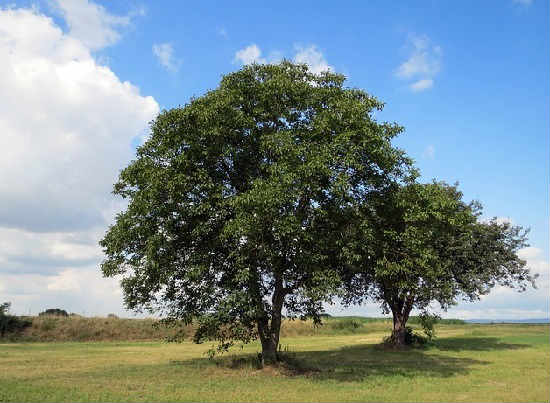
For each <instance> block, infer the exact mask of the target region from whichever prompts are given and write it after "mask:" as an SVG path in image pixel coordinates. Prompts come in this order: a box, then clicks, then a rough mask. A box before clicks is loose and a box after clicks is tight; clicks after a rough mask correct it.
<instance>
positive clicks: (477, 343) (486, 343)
mask: <svg viewBox="0 0 550 403" xmlns="http://www.w3.org/2000/svg"><path fill="white" fill-rule="evenodd" d="M435 347H436V348H437V349H438V350H441V351H496V350H518V349H521V348H527V347H529V344H512V343H502V342H500V341H499V338H498V337H448V338H444V339H437V340H436V342H435Z"/></svg>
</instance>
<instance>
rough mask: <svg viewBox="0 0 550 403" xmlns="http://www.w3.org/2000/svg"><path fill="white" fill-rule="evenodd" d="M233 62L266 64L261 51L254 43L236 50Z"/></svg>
mask: <svg viewBox="0 0 550 403" xmlns="http://www.w3.org/2000/svg"><path fill="white" fill-rule="evenodd" d="M234 61H235V62H240V63H241V64H252V63H267V61H266V59H264V58H263V57H262V51H261V50H260V48H259V47H258V45H256V44H255V43H253V44H252V45H249V46H247V47H246V48H243V49H241V50H238V51H237V52H236V53H235V58H234Z"/></svg>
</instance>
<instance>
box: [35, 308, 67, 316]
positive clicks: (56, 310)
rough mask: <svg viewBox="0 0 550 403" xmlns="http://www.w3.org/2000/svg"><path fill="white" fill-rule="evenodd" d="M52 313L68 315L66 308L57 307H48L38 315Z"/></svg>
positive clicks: (53, 314) (54, 314)
mask: <svg viewBox="0 0 550 403" xmlns="http://www.w3.org/2000/svg"><path fill="white" fill-rule="evenodd" d="M44 315H52V316H69V314H68V313H67V311H66V310H64V309H59V308H49V309H46V310H45V311H44V312H40V313H39V314H38V316H44Z"/></svg>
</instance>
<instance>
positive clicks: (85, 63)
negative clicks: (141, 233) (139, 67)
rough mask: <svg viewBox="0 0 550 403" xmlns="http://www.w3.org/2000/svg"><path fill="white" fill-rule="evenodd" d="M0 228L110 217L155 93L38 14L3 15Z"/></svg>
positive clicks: (71, 225) (76, 224)
mask: <svg viewBox="0 0 550 403" xmlns="http://www.w3.org/2000/svg"><path fill="white" fill-rule="evenodd" d="M0 59H1V60H2V63H1V64H0V94H1V96H3V97H4V99H8V98H9V99H10V100H11V101H10V102H9V103H5V104H4V105H3V107H2V109H1V110H0V131H1V132H2V136H0V150H3V155H2V158H0V194H2V198H1V199H0V225H3V226H5V227H17V228H26V229H27V230H34V231H56V230H60V229H63V230H67V229H75V228H89V227H90V226H92V225H93V224H97V223H99V222H103V221H104V220H103V217H102V210H103V209H104V208H106V207H108V205H109V203H110V201H109V200H111V198H110V197H109V193H110V189H111V185H112V183H113V182H114V180H115V178H116V175H117V172H118V170H119V169H120V168H121V167H122V166H123V165H124V163H125V162H126V161H128V160H129V159H130V158H131V157H132V149H131V145H130V144H131V141H132V139H133V138H134V137H135V136H137V135H138V134H139V133H141V132H143V130H144V129H145V128H146V127H147V122H148V121H150V120H151V119H152V118H153V117H154V116H155V115H156V113H157V112H158V110H159V107H158V104H157V103H156V102H155V100H154V99H153V98H152V97H144V96H141V95H140V94H139V89H138V88H136V87H135V86H133V85H132V84H130V83H129V82H122V81H120V79H119V78H118V77H117V76H116V75H115V74H114V73H113V72H112V71H111V70H110V69H109V68H107V67H105V66H100V65H98V64H97V63H96V62H95V60H94V59H93V57H92V56H91V54H90V50H89V49H88V48H86V46H84V44H83V43H82V42H81V41H80V40H78V39H75V38H73V37H71V36H70V35H66V34H64V33H63V32H62V31H61V29H60V28H59V27H57V26H55V25H54V24H53V22H52V20H51V19H49V18H47V17H45V16H43V15H39V14H37V13H36V12H34V11H32V10H25V9H8V10H3V11H0Z"/></svg>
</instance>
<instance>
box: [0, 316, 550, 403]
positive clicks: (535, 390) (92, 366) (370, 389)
mask: <svg viewBox="0 0 550 403" xmlns="http://www.w3.org/2000/svg"><path fill="white" fill-rule="evenodd" d="M300 326H303V329H302V328H301V327H300ZM307 326H309V328H310V329H311V328H312V327H311V326H310V325H308V324H307V323H306V324H301V323H300V322H293V323H287V324H286V329H285V330H284V332H283V334H284V335H285V337H283V339H282V341H281V344H282V347H283V348H282V350H283V351H282V354H283V355H284V357H285V363H284V364H281V365H280V366H278V367H266V368H264V369H258V368H257V365H256V359H255V357H256V354H257V352H258V351H259V347H258V345H256V344H253V345H249V346H245V347H244V348H243V349H241V348H234V349H233V350H232V351H231V352H230V353H229V354H227V355H225V356H223V357H220V358H216V359H214V360H210V359H208V358H206V356H205V355H204V353H205V351H206V350H208V349H209V348H210V347H211V345H210V344H203V345H196V344H192V343H190V342H183V343H181V344H175V343H164V342H160V341H153V342H151V341H150V342H144V341H133V342H117V341H108V342H106V341H97V342H50V343H41V342H33V343H28V342H27V343H20V342H10V343H4V344H0V401H304V402H306V401H411V402H413V401H449V402H451V401H479V402H482V401H483V402H485V401H494V402H504V401H526V402H542V401H546V402H547V401H549V395H550V386H549V385H550V340H549V337H550V327H549V326H548V325H523V324H521V325H502V324H499V325H472V324H461V325H455V324H442V325H439V326H438V338H437V339H436V341H435V342H434V343H433V344H432V345H430V346H428V347H425V348H417V349H410V350H406V351H392V350H387V349H384V348H383V347H382V346H381V344H380V342H381V340H382V338H383V336H385V335H387V333H388V331H389V323H388V322H387V321H376V322H372V323H363V322H362V323H360V326H358V327H357V326H355V325H354V326H348V325H342V326H338V325H333V326H332V327H330V326H328V327H327V326H325V328H324V330H323V329H320V330H319V329H317V330H315V332H316V333H315V334H310V335H305V333H307V331H306V330H304V329H306V327H307Z"/></svg>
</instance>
